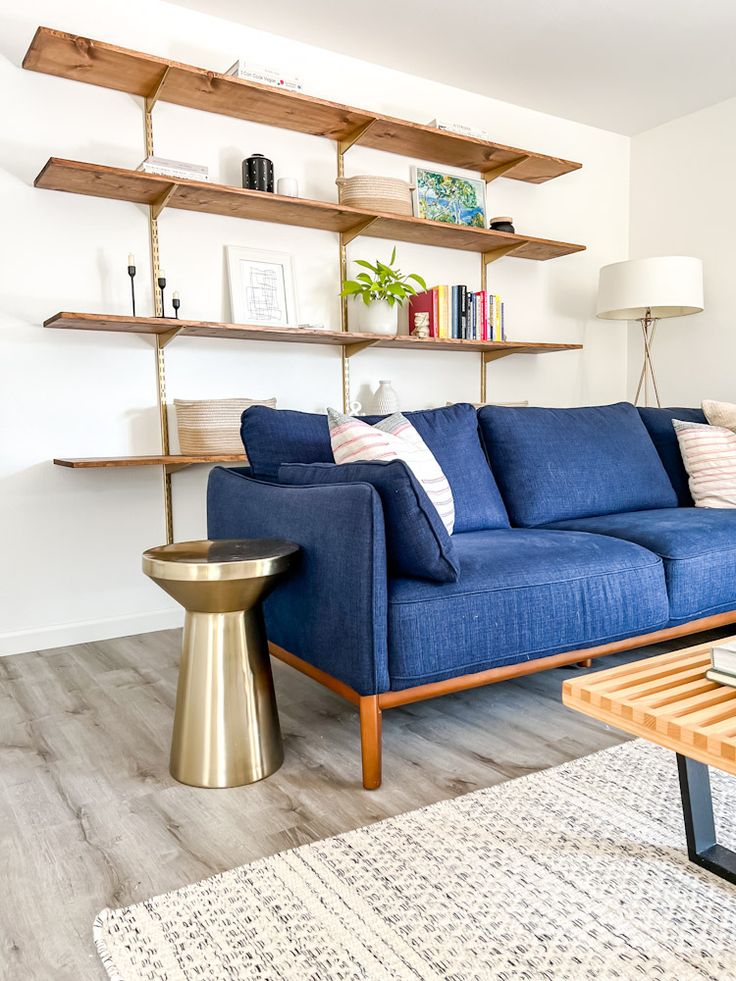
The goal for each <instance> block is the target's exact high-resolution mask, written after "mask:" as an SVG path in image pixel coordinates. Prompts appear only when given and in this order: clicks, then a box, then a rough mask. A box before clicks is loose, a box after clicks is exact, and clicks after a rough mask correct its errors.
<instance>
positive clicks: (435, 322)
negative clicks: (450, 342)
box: [429, 286, 440, 337]
mask: <svg viewBox="0 0 736 981" xmlns="http://www.w3.org/2000/svg"><path fill="white" fill-rule="evenodd" d="M439 301H440V290H439V287H438V286H435V287H433V289H432V319H431V320H430V324H429V336H430V337H439V336H440V302H439Z"/></svg>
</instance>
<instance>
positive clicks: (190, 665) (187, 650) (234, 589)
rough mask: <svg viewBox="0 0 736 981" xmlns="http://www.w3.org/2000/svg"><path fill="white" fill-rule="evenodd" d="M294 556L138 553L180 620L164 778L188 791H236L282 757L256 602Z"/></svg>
mask: <svg viewBox="0 0 736 981" xmlns="http://www.w3.org/2000/svg"><path fill="white" fill-rule="evenodd" d="M298 551H299V546H298V545H294V544H293V543H292V542H285V541H278V540H275V539H253V540H244V541H238V540H223V541H198V542H179V543H177V544H174V545H161V546H159V547H158V548H151V549H148V551H146V552H144V553H143V571H144V572H145V574H146V575H147V576H150V577H151V579H153V581H154V582H155V583H158V585H159V586H160V587H161V588H162V589H163V590H165V591H166V592H167V593H169V595H170V596H173V597H174V599H175V600H176V601H177V602H178V603H181V605H182V606H183V607H184V609H185V611H186V614H185V619H184V638H183V645H182V656H181V665H180V668H179V686H178V689H177V694H176V714H175V716H174V731H173V735H172V739H171V762H170V771H171V775H172V777H174V779H175V780H178V781H179V782H180V783H185V784H189V785H191V786H193V787H239V786H241V785H242V784H247V783H254V782H255V781H256V780H262V779H263V778H264V777H267V776H268V775H269V774H270V773H273V772H274V771H275V770H278V768H279V767H280V766H281V764H282V762H283V759H284V750H283V745H282V742H281V729H280V727H279V717H278V712H277V709H276V697H275V695H274V689H273V677H272V675H271V662H270V658H269V654H268V645H267V643H266V631H265V626H264V622H263V613H262V609H261V601H262V600H263V599H264V597H265V596H267V595H268V593H270V592H271V590H272V589H273V588H274V586H276V584H277V583H278V580H279V578H280V577H281V576H283V575H284V573H285V572H286V571H287V570H288V569H289V567H290V566H291V565H292V563H293V562H294V559H295V557H296V555H297V553H298Z"/></svg>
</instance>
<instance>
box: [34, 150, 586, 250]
mask: <svg viewBox="0 0 736 981" xmlns="http://www.w3.org/2000/svg"><path fill="white" fill-rule="evenodd" d="M34 183H35V186H36V187H41V188H45V189H47V190H51V191H69V192H71V193H73V194H87V195H92V196H93V197H98V198H112V199H114V200H117V201H130V202H133V203H134V204H146V205H154V207H155V206H157V205H160V206H161V207H164V206H165V207H168V208H178V209H181V210H184V211H200V212H203V213H205V214H215V215H228V216H230V217H234V218H248V219H250V220H251V221H268V222H273V223H275V224H280V225H299V226H302V227H305V228H318V229H323V230H326V231H330V232H344V233H349V234H350V235H351V236H352V235H358V234H360V235H367V236H369V237H371V238H389V239H394V240H398V241H401V242H415V243H418V244H421V245H434V246H439V247H442V248H446V249H460V250H462V251H466V252H478V253H483V254H489V255H490V256H491V257H493V255H494V253H496V254H508V255H510V256H513V257H514V258H519V259H555V258H557V257H559V256H562V255H569V254H571V253H573V252H581V251H582V250H583V249H584V248H585V246H584V245H572V244H571V243H569V242H556V241H553V240H551V239H543V238H531V237H529V236H524V235H518V234H517V235H511V234H509V233H508V232H494V231H491V230H490V229H484V228H465V227H463V226H460V225H451V224H447V223H445V222H440V221H427V220H426V219H424V218H408V217H403V216H401V215H391V214H379V213H377V212H371V211H364V210H359V209H357V208H349V207H347V206H345V205H342V204H333V203H331V202H329V201H310V200H307V199H304V198H291V197H283V196H281V195H279V194H268V193H264V192H263V191H250V190H245V189H243V188H240V187H230V186H229V185H226V184H209V183H207V182H203V181H190V180H178V179H176V180H175V179H173V178H170V177H160V176H158V175H156V174H144V173H141V172H140V171H137V170H127V169H125V168H122V167H107V166H103V165H102V164H92V163H84V162H82V161H78V160H62V159H59V158H58V157H51V158H50V159H49V161H48V162H47V163H46V166H45V167H44V168H43V170H42V171H41V173H40V174H39V175H38V177H37V178H36V180H35V182H34Z"/></svg>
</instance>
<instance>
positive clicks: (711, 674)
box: [705, 640, 736, 688]
mask: <svg viewBox="0 0 736 981" xmlns="http://www.w3.org/2000/svg"><path fill="white" fill-rule="evenodd" d="M710 662H711V668H710V670H709V671H706V672H705V677H706V678H707V679H708V681H715V682H717V684H719V685H730V687H731V688H736V640H731V641H726V642H725V643H723V644H717V645H716V646H715V647H714V648H713V649H712V650H711V652H710Z"/></svg>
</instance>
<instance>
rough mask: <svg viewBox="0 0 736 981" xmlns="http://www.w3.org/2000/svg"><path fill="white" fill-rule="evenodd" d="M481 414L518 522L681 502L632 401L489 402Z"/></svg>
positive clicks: (499, 476)
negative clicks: (561, 405)
mask: <svg viewBox="0 0 736 981" xmlns="http://www.w3.org/2000/svg"><path fill="white" fill-rule="evenodd" d="M478 418H479V420H480V427H481V433H482V434H483V439H484V440H485V443H486V448H487V450H488V455H489V457H490V460H491V463H492V465H493V472H494V473H495V475H496V479H497V480H498V484H499V487H500V488H501V493H502V495H503V499H504V501H505V502H506V507H507V508H508V510H509V514H510V515H511V520H512V521H513V522H514V524H516V525H520V526H522V527H527V528H533V527H536V526H537V525H544V524H548V523H550V522H552V521H564V520H565V519H567V518H587V517H592V516H596V515H601V514H616V513H618V512H623V511H646V510H648V509H650V508H674V507H677V495H676V494H675V492H674V490H673V488H672V484H671V483H670V479H669V477H668V476H667V472H666V470H665V469H664V467H663V466H662V461H661V460H660V458H659V455H658V454H657V451H656V449H655V448H654V444H653V443H652V441H651V439H650V438H649V433H648V432H647V431H646V429H645V427H644V423H643V422H642V421H641V418H640V416H639V413H638V412H637V411H636V409H635V408H634V406H633V405H631V404H630V403H628V402H618V403H616V404H615V405H598V406H590V407H586V408H580V409H538V408H520V409H515V408H508V407H501V406H485V407H484V408H482V409H481V410H480V411H479V413H478Z"/></svg>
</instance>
